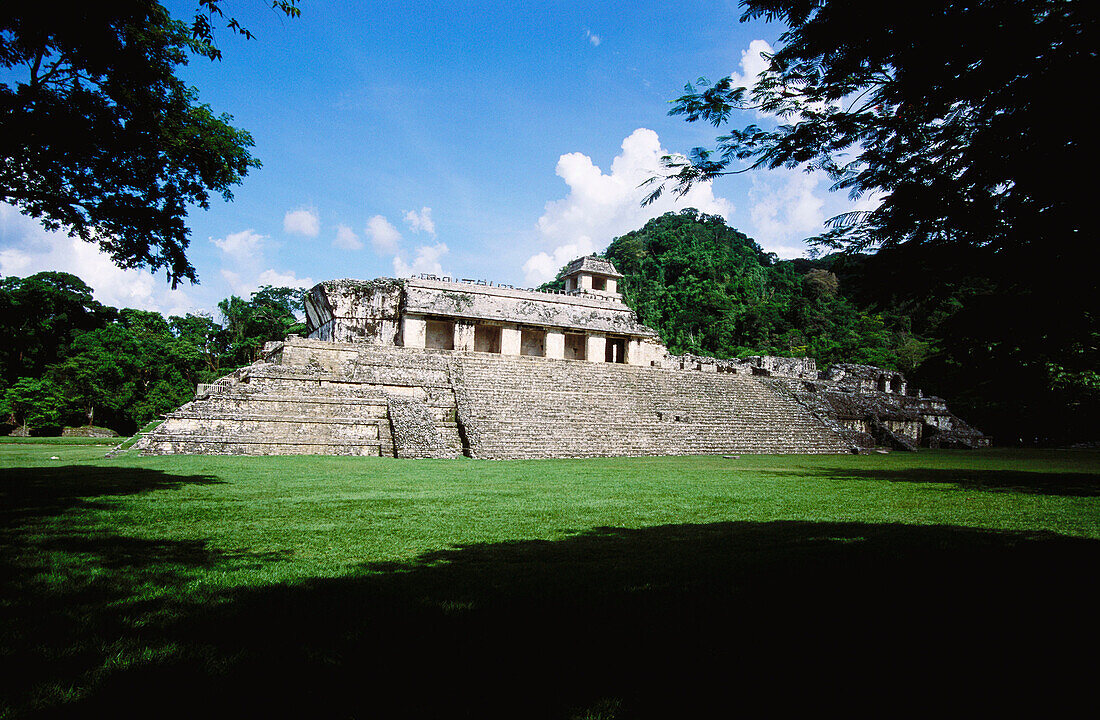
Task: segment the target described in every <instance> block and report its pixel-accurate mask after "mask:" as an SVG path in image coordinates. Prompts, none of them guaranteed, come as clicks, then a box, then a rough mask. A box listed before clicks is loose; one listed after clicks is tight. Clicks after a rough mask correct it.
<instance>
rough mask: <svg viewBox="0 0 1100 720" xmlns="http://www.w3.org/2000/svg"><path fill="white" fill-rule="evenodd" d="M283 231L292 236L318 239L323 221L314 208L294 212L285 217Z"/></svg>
mask: <svg viewBox="0 0 1100 720" xmlns="http://www.w3.org/2000/svg"><path fill="white" fill-rule="evenodd" d="M283 230H284V231H286V232H288V233H290V234H291V235H303V236H305V237H317V236H318V235H320V234H321V219H320V218H318V217H317V211H316V210H315V209H313V208H301V209H299V210H292V211H290V212H288V213H287V214H286V215H284V216H283Z"/></svg>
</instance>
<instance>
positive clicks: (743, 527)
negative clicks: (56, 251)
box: [0, 442, 1100, 718]
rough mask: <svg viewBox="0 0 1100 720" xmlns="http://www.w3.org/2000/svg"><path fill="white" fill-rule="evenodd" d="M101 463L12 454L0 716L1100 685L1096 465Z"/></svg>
mask: <svg viewBox="0 0 1100 720" xmlns="http://www.w3.org/2000/svg"><path fill="white" fill-rule="evenodd" d="M106 449H107V448H105V447H104V446H101V445H88V444H57V443H53V444H39V443H32V442H27V443H5V444H0V533H2V535H0V572H2V576H0V577H2V580H3V582H2V595H0V629H2V632H3V635H2V640H3V642H2V648H3V657H2V662H3V663H4V665H5V668H4V672H3V673H0V676H2V677H0V698H2V699H3V702H0V715H2V714H4V713H5V712H7V713H10V714H13V715H22V714H36V713H43V714H49V715H53V714H56V713H60V714H71V715H77V716H84V715H88V714H92V713H96V712H106V713H110V714H113V715H139V714H140V715H147V714H159V715H165V714H168V715H178V716H184V715H187V716H192V715H202V714H206V715H209V714H215V715H218V716H221V715H223V714H244V715H248V716H255V715H263V714H276V715H290V714H319V715H324V716H329V715H338V716H345V717H396V716H408V717H417V716H440V717H454V716H459V717H464V716H469V717H485V716H510V717H590V718H595V717H608V718H609V717H639V716H652V717H670V716H671V717H675V716H685V715H687V716H691V715H695V714H697V713H702V712H703V708H706V709H707V710H708V711H709V710H712V709H713V708H715V707H718V708H730V709H732V708H736V709H739V710H742V711H744V710H748V709H749V708H751V707H754V706H755V705H756V703H759V702H764V703H768V704H769V706H771V707H773V708H774V707H776V704H777V703H778V704H780V705H782V704H785V703H796V702H797V703H805V704H808V705H811V706H818V707H820V706H822V704H823V703H827V702H829V701H836V702H840V701H843V700H844V698H845V697H846V696H845V695H844V693H843V692H842V691H843V690H844V689H845V688H851V687H852V684H851V683H852V682H853V681H858V685H859V686H861V687H862V686H866V685H867V684H869V683H870V684H873V685H874V687H876V688H891V689H893V690H894V691H895V692H903V693H911V694H913V695H914V697H913V698H912V699H910V700H909V701H906V703H905V704H906V705H907V706H908V705H911V704H912V703H913V702H920V701H922V700H927V701H928V702H929V703H932V704H933V705H934V703H933V701H932V698H935V697H938V695H939V692H940V691H943V692H946V691H947V689H948V688H955V689H957V687H958V685H957V683H956V682H955V681H954V680H950V681H949V680H948V679H949V678H952V677H954V678H955V679H956V680H958V679H959V678H965V679H966V680H967V682H966V683H965V685H966V687H967V688H968V689H970V690H977V689H978V688H979V687H986V688H988V684H989V683H990V682H995V683H996V684H997V687H1003V688H1005V689H1006V690H1008V691H1010V692H1020V691H1022V690H1023V689H1024V688H1038V687H1040V686H1042V687H1046V686H1047V685H1049V684H1051V683H1056V684H1057V685H1058V686H1059V687H1061V688H1063V690H1065V689H1067V688H1068V689H1074V688H1076V689H1081V690H1083V689H1084V687H1086V686H1085V685H1081V686H1077V685H1075V684H1074V683H1075V682H1077V681H1078V675H1077V673H1078V672H1079V673H1080V681H1081V682H1082V683H1084V682H1086V681H1088V679H1089V678H1091V677H1092V676H1093V674H1094V673H1095V670H1096V668H1095V641H1096V640H1097V632H1096V630H1097V619H1096V615H1097V610H1096V608H1097V607H1098V605H1097V600H1098V599H1100V598H1098V597H1097V592H1096V590H1095V588H1094V587H1093V586H1094V584H1095V583H1094V580H1093V578H1094V576H1095V574H1096V570H1097V567H1098V564H1097V560H1100V453H1094V452H1083V451H1002V450H993V451H985V452H931V451H927V452H922V453H919V454H915V455H913V454H901V453H893V454H890V455H870V456H741V457H740V458H737V459H727V458H716V457H705V458H701V457H692V458H618V459H600V460H546V461H522V462H520V461H517V462H482V461H471V460H456V461H394V460H386V459H370V458H330V457H288V458H224V457H164V458H131V457H122V458H117V459H113V460H105V459H103V458H102V455H103V452H104V451H105V450H106ZM53 458H57V459H53ZM1073 647H1080V648H1088V652H1089V653H1091V655H1090V659H1089V660H1088V661H1086V662H1080V661H1075V660H1073V658H1075V657H1077V654H1076V653H1072V652H1070V650H1071V649H1072V648H1073ZM930 673H931V674H933V675H934V676H935V677H936V678H938V679H937V680H935V681H932V680H930V675H929V674H930ZM912 682H917V683H918V685H919V687H920V688H921V689H920V691H919V692H915V693H913V692H912V691H913V688H912V687H909V686H908V683H912ZM944 683H947V684H944ZM780 685H785V686H788V689H787V690H786V691H779V692H778V693H777V692H775V691H773V690H772V688H773V687H777V686H780ZM792 688H793V689H792ZM906 688H908V690H907V689H906ZM1063 694H1064V693H1063ZM867 697H868V696H867V695H866V694H858V698H863V699H867ZM907 697H908V695H907ZM856 699H857V696H853V697H851V698H848V700H849V701H855V700H856ZM5 707H6V708H7V709H6V711H5V710H3V709H2V708H5ZM879 709H880V710H882V711H885V710H887V708H879Z"/></svg>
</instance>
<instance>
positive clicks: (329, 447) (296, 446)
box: [142, 433, 393, 456]
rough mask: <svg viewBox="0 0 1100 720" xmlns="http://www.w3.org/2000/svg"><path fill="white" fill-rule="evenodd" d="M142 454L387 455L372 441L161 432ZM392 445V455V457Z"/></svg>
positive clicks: (382, 444)
mask: <svg viewBox="0 0 1100 720" xmlns="http://www.w3.org/2000/svg"><path fill="white" fill-rule="evenodd" d="M145 441H146V442H147V443H148V444H147V445H144V446H143V448H142V452H143V453H145V454H152V455H167V454H173V455H175V454H187V455H367V456H378V455H386V452H385V447H384V446H385V443H384V442H383V441H381V440H373V441H366V440H360V441H351V440H348V441H333V442H301V441H289V442H288V441H286V440H260V439H252V438H232V439H229V438H226V437H225V436H216V435H207V434H184V433H161V434H158V435H150V436H146V438H145ZM392 452H393V451H392V445H391V450H390V453H389V454H391V455H392Z"/></svg>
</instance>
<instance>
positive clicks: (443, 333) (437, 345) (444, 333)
mask: <svg viewBox="0 0 1100 720" xmlns="http://www.w3.org/2000/svg"><path fill="white" fill-rule="evenodd" d="M424 347H426V348H434V349H436V350H454V349H455V324H454V322H452V321H450V320H428V321H427V322H426V323H425V328H424Z"/></svg>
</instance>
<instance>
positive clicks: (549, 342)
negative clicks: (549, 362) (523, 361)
mask: <svg viewBox="0 0 1100 720" xmlns="http://www.w3.org/2000/svg"><path fill="white" fill-rule="evenodd" d="M546 357H548V358H554V359H555V360H564V359H565V333H564V332H562V331H561V330H547V331H546Z"/></svg>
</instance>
